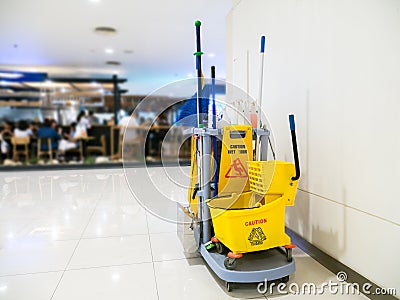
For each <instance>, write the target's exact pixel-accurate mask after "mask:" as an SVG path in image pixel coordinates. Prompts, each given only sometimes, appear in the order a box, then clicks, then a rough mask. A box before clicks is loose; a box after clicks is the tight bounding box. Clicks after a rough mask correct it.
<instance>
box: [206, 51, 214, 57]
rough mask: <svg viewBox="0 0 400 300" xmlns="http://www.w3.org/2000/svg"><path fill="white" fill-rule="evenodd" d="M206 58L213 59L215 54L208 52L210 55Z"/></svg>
mask: <svg viewBox="0 0 400 300" xmlns="http://www.w3.org/2000/svg"><path fill="white" fill-rule="evenodd" d="M207 57H208V58H213V57H215V53H213V52H210V53H208V54H207Z"/></svg>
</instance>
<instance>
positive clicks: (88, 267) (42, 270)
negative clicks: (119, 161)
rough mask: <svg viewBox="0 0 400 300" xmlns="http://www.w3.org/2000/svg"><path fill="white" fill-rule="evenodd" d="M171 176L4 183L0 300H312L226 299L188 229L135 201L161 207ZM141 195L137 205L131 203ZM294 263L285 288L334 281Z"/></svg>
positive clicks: (242, 293) (251, 287) (318, 269)
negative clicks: (160, 194)
mask: <svg viewBox="0 0 400 300" xmlns="http://www.w3.org/2000/svg"><path fill="white" fill-rule="evenodd" d="M174 172H176V173H177V174H178V173H179V172H182V169H179V170H178V168H176V170H174V169H170V171H169V172H168V174H169V175H171V176H163V175H160V174H162V170H161V168H160V169H158V168H153V169H152V170H150V171H148V170H146V169H144V168H142V169H138V170H131V174H128V176H133V177H130V179H128V180H126V179H125V177H124V172H123V171H122V170H90V171H88V170H86V171H63V172H57V171H48V172H30V173H26V172H25V173H22V172H21V173H12V174H11V173H8V174H4V173H3V174H1V175H0V197H1V198H0V199H1V200H0V299H8V300H11V299H18V300H20V299H29V300H35V299H40V300H42V299H54V300H60V299H74V300H79V299H85V300H86V299H96V300H100V299H118V300H123V299H208V300H209V299H274V298H276V299H287V298H291V297H296V298H297V299H305V298H306V297H307V298H309V297H311V296H310V295H307V294H306V295H293V294H290V292H289V294H286V295H285V294H282V293H278V292H277V291H274V292H273V293H271V292H270V291H267V293H266V294H264V295H263V294H260V293H259V292H258V291H257V285H256V284H247V285H237V286H236V288H235V289H234V290H233V292H231V293H227V292H226V289H225V286H224V282H222V281H221V280H219V279H218V278H217V277H216V276H215V275H214V274H213V273H212V271H211V270H210V269H209V268H207V266H206V265H205V264H204V261H203V260H202V258H200V257H199V256H198V254H197V253H196V250H195V248H196V247H195V245H194V242H193V236H192V234H191V232H190V231H189V230H188V225H179V226H177V225H176V224H175V223H171V222H167V221H164V220H161V219H159V218H157V217H156V216H154V215H153V214H152V213H150V212H148V211H146V210H145V209H144V208H143V207H142V206H141V205H140V204H139V203H138V202H137V200H136V199H135V198H138V199H139V201H140V200H141V199H140V197H143V195H147V197H148V198H149V199H151V200H152V201H153V202H155V203H156V204H157V199H159V197H157V195H156V194H157V193H159V192H160V190H161V191H162V192H163V193H164V194H166V193H169V195H170V196H171V197H176V195H180V194H182V190H184V188H185V187H184V183H183V184H181V183H179V184H177V182H176V181H174V180H173V177H174V175H173V174H174ZM183 172H186V173H187V172H188V169H187V168H186V169H184V170H183ZM158 175H160V176H158ZM149 178H152V182H157V180H159V181H158V182H157V183H155V185H157V187H149V186H148V183H146V180H148V179H149ZM157 178H158V179H157ZM162 180H164V181H165V182H164V181H163V182H161V181H162ZM168 182H170V186H168ZM133 185H135V187H133ZM182 185H183V186H182ZM137 188H139V189H141V190H142V192H143V194H140V197H137V195H139V193H135V196H133V195H132V192H131V190H132V191H134V192H135V191H137V190H139V189H137ZM135 189H137V190H135ZM174 195H175V196H174ZM167 196H168V195H167ZM182 197H183V199H184V197H186V195H183V196H182ZM178 198H179V197H178ZM177 201H182V198H180V199H178V200H177ZM141 202H142V201H141ZM149 203H150V202H149ZM173 204H174V205H176V203H173ZM160 206H162V205H160ZM163 210H168V209H167V208H166V209H163ZM294 256H295V259H296V264H297V271H296V273H295V275H294V276H292V277H291V279H290V281H289V284H290V283H297V284H299V285H301V284H303V283H315V284H316V286H317V287H318V286H321V284H322V283H324V282H328V281H329V280H332V281H333V282H335V281H336V282H337V279H336V276H335V274H333V273H331V272H329V271H328V270H327V269H325V268H324V267H322V266H321V265H320V264H318V263H317V262H316V261H314V260H313V259H312V258H310V257H309V256H308V255H306V254H305V253H303V252H302V251H300V250H296V251H295V255H294ZM284 292H285V293H287V292H288V290H287V289H286V290H285V291H284ZM318 294H319V295H317V296H313V297H317V298H321V299H322V298H329V299H330V298H332V297H341V296H342V295H333V294H332V293H330V292H329V291H327V290H326V289H325V290H319V291H318ZM348 298H351V299H366V297H364V296H362V295H356V296H349V295H346V299H348Z"/></svg>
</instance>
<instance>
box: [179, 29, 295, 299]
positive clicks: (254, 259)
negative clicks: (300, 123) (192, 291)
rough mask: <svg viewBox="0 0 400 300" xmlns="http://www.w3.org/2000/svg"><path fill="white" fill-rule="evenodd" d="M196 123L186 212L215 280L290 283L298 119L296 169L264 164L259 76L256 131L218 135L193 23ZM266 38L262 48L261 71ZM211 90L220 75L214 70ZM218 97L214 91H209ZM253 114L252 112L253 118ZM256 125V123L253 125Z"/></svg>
mask: <svg viewBox="0 0 400 300" xmlns="http://www.w3.org/2000/svg"><path fill="white" fill-rule="evenodd" d="M195 26H196V38H197V51H196V52H195V55H196V67H197V77H198V82H197V86H198V88H197V123H198V127H197V128H193V129H192V130H191V135H192V160H191V171H190V175H191V179H190V186H189V189H188V202H189V205H188V208H187V211H188V213H189V214H190V215H191V217H192V218H193V225H194V226H193V229H194V235H195V240H196V243H197V246H198V251H199V252H200V254H201V256H202V257H203V258H204V260H205V261H206V263H207V264H208V265H209V266H210V268H211V269H212V270H213V271H214V272H215V274H216V275H217V276H218V277H219V278H221V279H222V280H224V281H225V282H226V286H227V289H228V291H230V290H231V289H232V283H250V282H256V283H257V282H265V281H273V280H282V281H284V282H287V281H288V279H289V275H291V274H293V273H294V271H295V262H294V259H293V257H292V249H293V248H294V245H293V244H292V243H291V240H290V237H289V236H288V235H287V234H286V233H285V208H286V206H293V205H294V200H295V196H296V190H297V184H298V180H299V177H300V167H299V160H298V153H297V143H296V133H295V121H294V116H293V115H290V116H289V123H290V131H291V135H292V145H293V152H294V162H295V163H291V162H284V161H277V160H275V159H274V160H267V149H268V148H269V145H270V144H271V143H270V138H269V135H270V132H269V130H268V129H266V128H265V126H264V125H263V124H262V122H261V111H260V107H261V98H262V74H263V67H261V80H260V95H259V105H258V111H256V116H254V115H253V116H251V118H250V119H251V120H252V121H253V122H251V123H253V126H252V125H247V124H239V125H228V126H224V127H223V128H217V122H216V117H215V115H216V113H215V94H214V93H212V97H211V99H210V105H209V107H210V110H211V111H210V112H211V113H210V114H209V116H210V115H212V116H213V117H212V118H210V117H208V119H207V120H206V124H203V123H204V122H203V120H201V118H200V108H199V106H200V103H201V101H202V70H201V55H202V52H201V47H200V26H201V23H200V21H196V23H195ZM264 48H265V38H264V37H263V38H262V40H261V57H262V63H261V66H263V59H264ZM211 73H212V86H214V83H215V69H214V68H212V72H211ZM212 90H213V89H212ZM253 113H254V111H253ZM254 120H255V122H254Z"/></svg>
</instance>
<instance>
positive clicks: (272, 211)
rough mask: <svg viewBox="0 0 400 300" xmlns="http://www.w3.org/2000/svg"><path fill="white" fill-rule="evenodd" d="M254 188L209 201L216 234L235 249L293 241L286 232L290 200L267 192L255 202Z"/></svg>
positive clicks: (273, 245)
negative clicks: (287, 205)
mask: <svg viewBox="0 0 400 300" xmlns="http://www.w3.org/2000/svg"><path fill="white" fill-rule="evenodd" d="M254 197H257V195H256V194H255V193H253V192H245V193H242V194H239V195H238V194H232V195H231V196H228V197H219V198H213V199H210V200H208V201H207V204H208V207H209V208H210V212H211V218H212V222H213V226H214V232H215V236H216V237H217V238H218V240H219V241H220V242H222V243H223V244H224V245H225V246H226V247H227V248H229V249H230V251H232V252H233V253H235V254H236V253H247V252H254V251H261V250H267V249H270V248H274V247H278V246H285V245H289V244H290V237H289V236H288V235H287V234H286V233H285V206H286V200H285V199H284V198H283V197H282V196H281V195H265V196H263V197H262V201H260V202H258V203H257V204H256V205H255V206H252V205H251V204H252V203H255V202H257V201H255V199H254Z"/></svg>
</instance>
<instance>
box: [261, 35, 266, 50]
mask: <svg viewBox="0 0 400 300" xmlns="http://www.w3.org/2000/svg"><path fill="white" fill-rule="evenodd" d="M264 52H265V35H263V36H262V37H261V51H260V53H264Z"/></svg>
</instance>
